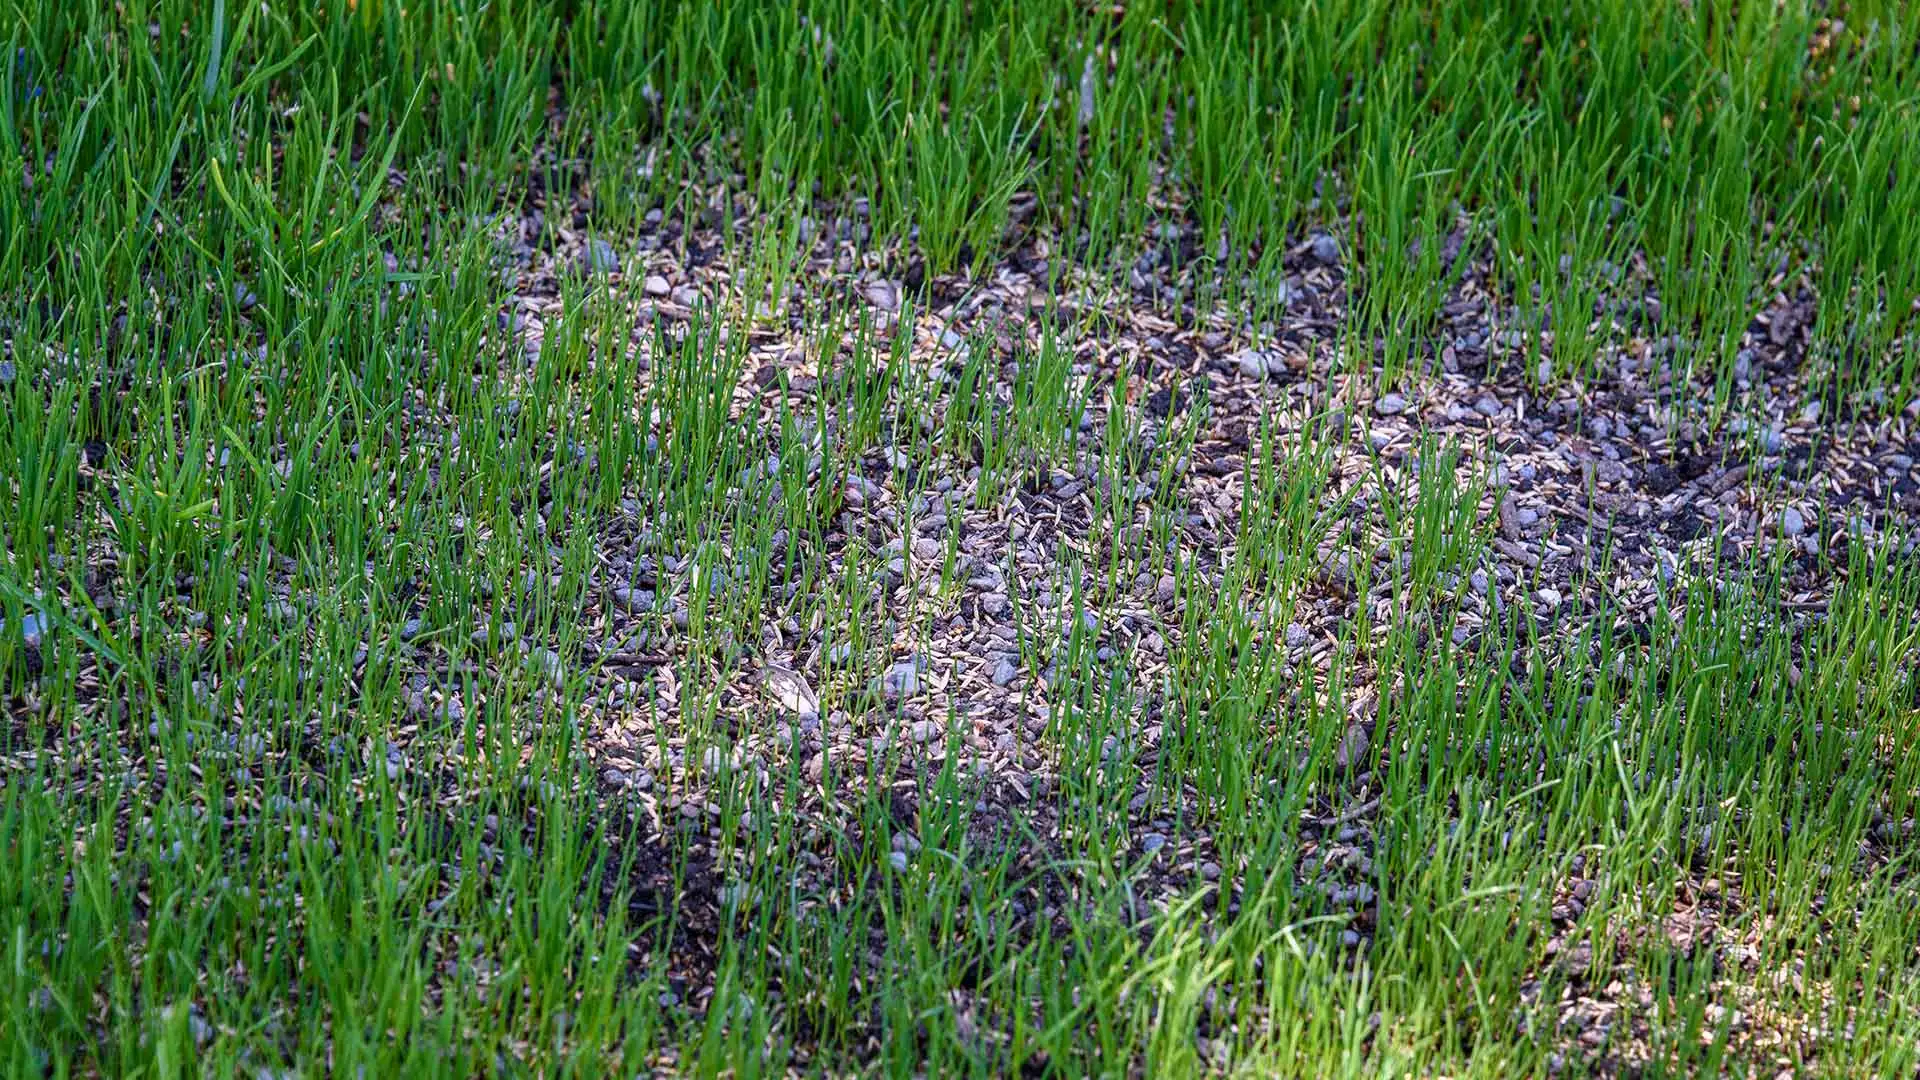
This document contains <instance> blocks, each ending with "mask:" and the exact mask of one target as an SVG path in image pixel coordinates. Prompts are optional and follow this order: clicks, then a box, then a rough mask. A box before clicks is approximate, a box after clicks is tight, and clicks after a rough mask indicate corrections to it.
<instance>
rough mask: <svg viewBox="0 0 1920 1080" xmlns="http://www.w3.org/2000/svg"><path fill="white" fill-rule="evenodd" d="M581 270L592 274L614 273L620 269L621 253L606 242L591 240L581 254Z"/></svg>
mask: <svg viewBox="0 0 1920 1080" xmlns="http://www.w3.org/2000/svg"><path fill="white" fill-rule="evenodd" d="M580 268H581V269H582V270H585V271H587V272H588V273H590V274H611V273H614V272H615V271H617V270H619V269H620V253H619V252H617V251H615V250H613V245H612V244H609V243H607V242H606V241H605V240H600V239H593V240H589V241H587V246H586V247H585V248H583V249H581V252H580Z"/></svg>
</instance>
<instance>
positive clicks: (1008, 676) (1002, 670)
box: [993, 659, 1020, 686]
mask: <svg viewBox="0 0 1920 1080" xmlns="http://www.w3.org/2000/svg"><path fill="white" fill-rule="evenodd" d="M1019 677H1020V668H1019V666H1018V665H1016V664H1015V663H1014V662H1013V661H1011V660H1007V659H1002V660H1001V661H1000V662H999V663H998V664H995V665H994V666H993V685H995V686H1006V685H1008V684H1010V683H1012V682H1013V680H1015V679H1017V678H1019Z"/></svg>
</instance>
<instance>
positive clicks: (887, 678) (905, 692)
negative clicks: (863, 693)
mask: <svg viewBox="0 0 1920 1080" xmlns="http://www.w3.org/2000/svg"><path fill="white" fill-rule="evenodd" d="M880 688H881V690H882V691H883V692H884V693H885V694H886V695H887V697H889V698H893V699H896V700H897V699H900V698H910V697H912V696H914V695H915V694H917V693H919V692H920V662H919V661H918V660H902V661H900V662H898V663H896V664H894V665H893V666H892V667H890V668H888V669H887V673H886V674H885V675H883V676H881V679H880Z"/></svg>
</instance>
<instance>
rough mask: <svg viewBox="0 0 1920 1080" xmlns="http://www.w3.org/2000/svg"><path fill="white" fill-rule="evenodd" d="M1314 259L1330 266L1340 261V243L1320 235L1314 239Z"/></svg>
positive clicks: (1325, 235) (1322, 234)
mask: <svg viewBox="0 0 1920 1080" xmlns="http://www.w3.org/2000/svg"><path fill="white" fill-rule="evenodd" d="M1313 257H1314V258H1316V259H1318V260H1320V261H1321V262H1323V263H1325V264H1326V265H1328V266H1332V265H1333V264H1335V263H1337V262H1339V261H1340V241H1338V240H1335V239H1334V238H1333V237H1331V236H1328V235H1327V234H1326V233H1320V234H1318V235H1317V236H1315V237H1314V238H1313Z"/></svg>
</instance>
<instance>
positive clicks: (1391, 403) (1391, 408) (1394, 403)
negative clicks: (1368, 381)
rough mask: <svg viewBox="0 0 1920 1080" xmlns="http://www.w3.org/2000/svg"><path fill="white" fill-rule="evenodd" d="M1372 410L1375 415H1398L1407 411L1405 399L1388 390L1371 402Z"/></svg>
mask: <svg viewBox="0 0 1920 1080" xmlns="http://www.w3.org/2000/svg"><path fill="white" fill-rule="evenodd" d="M1373 411H1374V414H1375V415H1376V416H1398V415H1400V414H1401V413H1403V412H1406V411H1407V399H1406V398H1404V397H1402V396H1400V395H1399V394H1398V393H1395V392H1393V391H1388V392H1387V393H1385V394H1382V395H1380V397H1379V399H1378V400H1376V401H1375V402H1374V403H1373Z"/></svg>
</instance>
